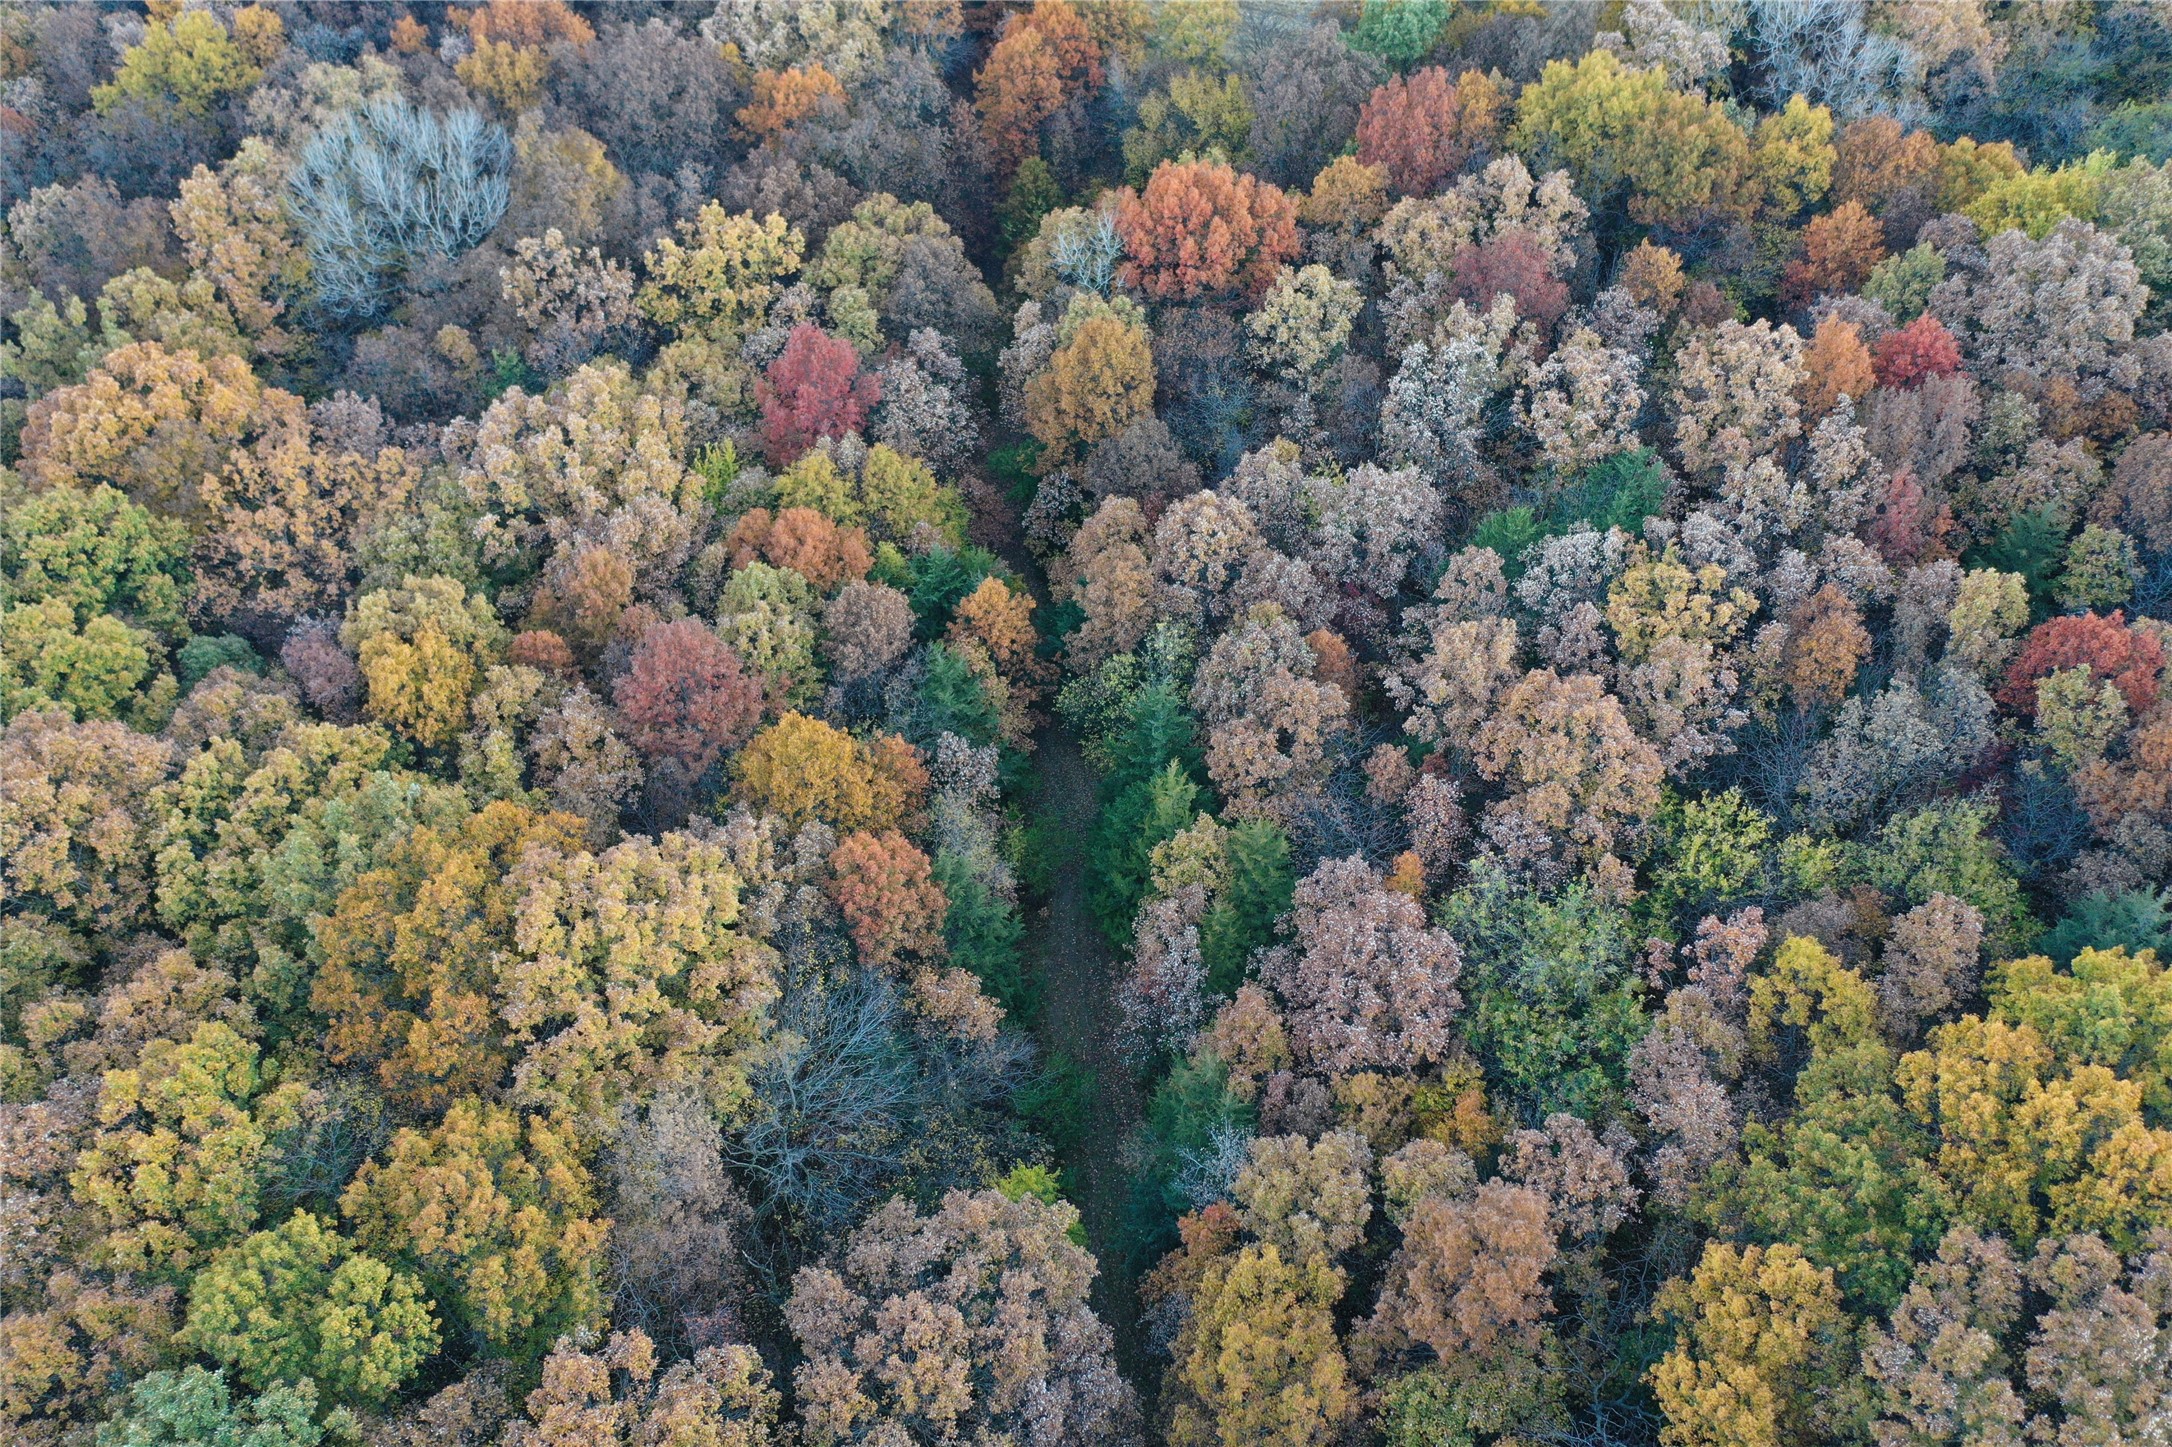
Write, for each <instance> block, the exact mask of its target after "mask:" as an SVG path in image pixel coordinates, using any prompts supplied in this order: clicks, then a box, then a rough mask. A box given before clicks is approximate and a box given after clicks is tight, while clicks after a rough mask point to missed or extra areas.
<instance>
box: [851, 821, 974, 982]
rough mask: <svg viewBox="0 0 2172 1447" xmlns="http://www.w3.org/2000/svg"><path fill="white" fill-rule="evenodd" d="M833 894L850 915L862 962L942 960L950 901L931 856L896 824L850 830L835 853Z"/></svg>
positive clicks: (885, 962)
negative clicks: (874, 830) (878, 829)
mask: <svg viewBox="0 0 2172 1447" xmlns="http://www.w3.org/2000/svg"><path fill="white" fill-rule="evenodd" d="M830 876H831V878H830V898H831V899H833V900H835V901H836V902H837V908H838V909H839V910H840V911H842V912H843V914H844V916H845V927H846V928H847V929H849V930H851V932H852V942H853V943H854V944H855V945H857V946H859V949H860V959H861V961H862V962H863V963H866V964H869V965H876V966H888V965H895V964H897V963H899V960H900V957H901V956H905V955H911V956H914V957H916V958H919V959H924V960H926V959H940V958H941V957H942V954H943V916H944V915H945V913H947V912H948V910H949V908H950V901H949V899H948V898H946V897H945V896H944V894H943V887H942V886H941V885H940V884H937V883H936V882H935V878H934V875H933V872H932V871H931V869H930V867H929V864H928V856H927V855H925V854H923V853H921V852H920V850H919V848H918V847H917V846H916V845H914V843H913V842H912V841H911V840H910V839H907V838H906V837H905V836H904V835H902V834H900V833H898V832H897V831H896V830H895V829H885V830H883V831H882V832H881V833H879V834H870V833H867V832H866V831H864V830H863V831H861V832H859V833H856V834H847V835H846V836H845V837H844V838H843V839H841V840H839V841H838V843H837V848H836V850H835V852H833V853H832V854H831V855H830Z"/></svg>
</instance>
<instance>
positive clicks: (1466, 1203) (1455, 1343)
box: [1368, 1181, 1555, 1375]
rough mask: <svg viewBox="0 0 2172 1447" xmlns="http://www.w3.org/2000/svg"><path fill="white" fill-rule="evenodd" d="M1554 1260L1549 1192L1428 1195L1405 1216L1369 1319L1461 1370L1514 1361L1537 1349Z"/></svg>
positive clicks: (1484, 1189) (1511, 1188)
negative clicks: (1548, 1275) (1548, 1274)
mask: <svg viewBox="0 0 2172 1447" xmlns="http://www.w3.org/2000/svg"><path fill="white" fill-rule="evenodd" d="M1554 1256H1555V1244H1554V1227H1553V1224H1552V1222H1551V1220H1550V1218H1549V1216H1548V1213H1547V1207H1546V1198H1545V1197H1544V1196H1542V1195H1540V1194H1539V1193H1538V1192H1537V1191H1534V1190H1532V1189H1531V1188H1529V1187H1528V1186H1516V1185H1510V1184H1508V1183H1506V1182H1504V1181H1488V1182H1486V1183H1485V1184H1484V1185H1482V1186H1480V1187H1479V1188H1478V1190H1477V1192H1476V1194H1474V1195H1470V1196H1462V1197H1458V1196H1450V1195H1447V1194H1445V1193H1441V1194H1428V1195H1426V1196H1424V1197H1422V1198H1421V1199H1420V1200H1419V1201H1418V1203H1417V1205H1416V1206H1415V1207H1413V1208H1412V1209H1411V1212H1410V1214H1409V1215H1408V1216H1407V1217H1405V1218H1404V1221H1403V1244H1402V1246H1401V1248H1400V1249H1399V1250H1398V1251H1397V1252H1396V1254H1395V1256H1394V1258H1393V1259H1392V1260H1391V1261H1390V1262H1389V1263H1388V1278H1387V1281H1386V1283H1385V1284H1384V1285H1383V1286H1382V1287H1381V1290H1380V1304H1379V1306H1378V1307H1377V1308H1376V1309H1375V1313H1374V1316H1373V1319H1372V1321H1371V1322H1370V1323H1369V1324H1368V1325H1369V1326H1370V1327H1371V1328H1372V1329H1373V1330H1375V1331H1378V1332H1382V1333H1384V1334H1386V1335H1387V1337H1388V1338H1389V1339H1391V1340H1396V1339H1399V1340H1402V1341H1412V1342H1417V1343H1419V1344H1420V1345H1423V1346H1425V1347H1427V1348H1429V1349H1430V1350H1431V1351H1432V1352H1433V1354H1434V1355H1435V1356H1436V1357H1438V1358H1439V1359H1440V1360H1441V1361H1442V1362H1443V1363H1445V1364H1448V1365H1449V1367H1450V1369H1451V1370H1453V1371H1455V1372H1457V1373H1458V1374H1459V1375H1460V1374H1464V1373H1468V1372H1470V1371H1471V1370H1472V1369H1473V1368H1476V1367H1478V1365H1479V1364H1480V1363H1487V1364H1500V1365H1505V1362H1506V1361H1509V1360H1513V1359H1514V1358H1515V1357H1516V1356H1518V1355H1520V1354H1528V1353H1531V1352H1532V1351H1534V1350H1535V1349H1536V1347H1537V1345H1538V1322H1539V1319H1540V1318H1541V1317H1542V1316H1545V1315H1547V1314H1548V1312H1549V1310H1550V1309H1551V1307H1552V1304H1553V1303H1552V1301H1551V1300H1550V1298H1549V1295H1548V1293H1547V1290H1546V1285H1545V1280H1546V1271H1547V1269H1548V1268H1549V1267H1550V1266H1552V1265H1553V1262H1554ZM1500 1365H1496V1366H1495V1369H1496V1370H1499V1369H1500ZM1481 1369H1482V1368H1481Z"/></svg>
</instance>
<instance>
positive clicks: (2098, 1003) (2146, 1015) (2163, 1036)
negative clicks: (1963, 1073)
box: [1986, 905, 2172, 1123]
mask: <svg viewBox="0 0 2172 1447" xmlns="http://www.w3.org/2000/svg"><path fill="white" fill-rule="evenodd" d="M2160 908H2161V905H2160ZM1986 992H1987V993H1988V994H1989V996H1990V997H1991V1010H1992V1013H1993V1014H1994V1015H1995V1016H1996V1017H1997V1018H1998V1019H2001V1020H2007V1021H2011V1022H2013V1023H2015V1024H2021V1025H2028V1026H2030V1027H2031V1028H2033V1029H2034V1030H2035V1031H2036V1032H2037V1033H2038V1034H2039V1035H2041V1036H2043V1038H2044V1041H2045V1043H2046V1044H2047V1045H2049V1046H2050V1047H2051V1052H2052V1055H2053V1056H2054V1057H2055V1058H2056V1059H2058V1060H2059V1061H2060V1062H2061V1063H2063V1064H2066V1065H2069V1066H2075V1065H2100V1066H2103V1067H2104V1068H2105V1069H2107V1070H2112V1071H2116V1072H2117V1073H2118V1074H2119V1075H2120V1076H2121V1077H2122V1078H2123V1079H2127V1080H2132V1081H2134V1082H2136V1083H2137V1084H2139V1085H2140V1086H2141V1087H2142V1099H2143V1103H2144V1104H2145V1105H2146V1106H2147V1107H2148V1108H2149V1110H2150V1111H2151V1112H2153V1113H2154V1115H2155V1116H2156V1118H2157V1120H2158V1122H2159V1123H2165V1122H2167V1121H2172V967H2167V965H2166V963H2165V961H2164V960H2163V959H2162V958H2161V957H2160V956H2159V955H2158V954H2157V952H2156V951H2155V950H2154V949H2128V948H2126V947H2124V946H2120V945H2115V944H2112V943H2105V944H2103V945H2101V946H2084V947H2083V948H2082V949H2080V950H2078V951H2076V952H2075V954H2074V957H2073V959H2072V960H2071V961H2062V962H2061V964H2060V968H2058V969H2053V968H2052V961H2051V960H2050V959H2047V958H2046V957H2045V956H2043V955H2030V956H2028V957H2026V958H2024V959H2019V960H2011V961H2008V962H2006V963H2005V964H2001V965H1999V966H1996V967H1995V968H1994V969H1993V970H1992V971H1991V978H1990V980H1989V981H1988V983H1987V986H1986Z"/></svg>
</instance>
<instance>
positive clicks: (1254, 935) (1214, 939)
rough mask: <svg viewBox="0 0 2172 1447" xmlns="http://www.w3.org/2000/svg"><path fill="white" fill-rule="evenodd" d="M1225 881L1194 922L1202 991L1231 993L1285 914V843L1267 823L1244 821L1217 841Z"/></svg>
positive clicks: (1291, 885) (1293, 883)
mask: <svg viewBox="0 0 2172 1447" xmlns="http://www.w3.org/2000/svg"><path fill="white" fill-rule="evenodd" d="M1222 848H1223V857H1224V858H1225V860H1226V861H1227V863H1228V868H1229V879H1228V882H1227V883H1226V884H1224V885H1223V886H1222V888H1221V890H1220V892H1219V893H1218V895H1217V896H1216V898H1215V901H1214V904H1213V906H1212V907H1211V908H1209V909H1208V911H1207V916H1206V918H1205V919H1203V920H1201V921H1200V922H1199V954H1200V958H1201V960H1202V962H1203V963H1204V964H1205V965H1206V971H1207V990H1208V992H1209V993H1210V994H1215V995H1233V994H1235V993H1236V991H1237V987H1238V986H1239V985H1241V984H1242V983H1244V974H1245V965H1246V964H1247V963H1249V962H1250V960H1251V958H1252V952H1253V951H1254V950H1257V949H1259V948H1260V947H1261V946H1262V945H1265V944H1266V943H1268V941H1269V940H1270V939H1272V938H1273V936H1274V927H1275V921H1276V920H1277V919H1280V918H1281V917H1282V916H1283V915H1284V914H1286V913H1288V912H1289V908H1290V899H1291V896H1292V895H1293V894H1294V893H1295V891H1296V888H1297V877H1296V875H1295V874H1294V873H1293V872H1292V870H1291V869H1290V841H1289V836H1288V835H1286V834H1284V833H1283V832H1282V830H1281V829H1280V828H1278V827H1277V826H1276V825H1275V824H1274V822H1273V821H1272V820H1268V819H1245V820H1242V821H1240V822H1239V823H1237V824H1236V825H1234V826H1232V827H1231V828H1230V830H1229V831H1228V833H1227V834H1225V835H1224V836H1223V841H1222Z"/></svg>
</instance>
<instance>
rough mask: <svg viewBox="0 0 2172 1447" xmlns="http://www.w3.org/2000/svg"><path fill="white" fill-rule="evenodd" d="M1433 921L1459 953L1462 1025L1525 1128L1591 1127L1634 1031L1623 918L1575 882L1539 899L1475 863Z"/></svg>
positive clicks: (1605, 1107)
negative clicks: (1567, 1118) (1559, 1120)
mask: <svg viewBox="0 0 2172 1447" xmlns="http://www.w3.org/2000/svg"><path fill="white" fill-rule="evenodd" d="M1438 922H1439V924H1440V925H1441V927H1442V928H1444V929H1446V930H1447V931H1448V932H1449V934H1450V935H1452V936H1453V937H1454V938H1455V941H1456V945H1457V947H1458V948H1459V949H1460V950H1461V951H1462V953H1463V975H1462V979H1461V981H1460V988H1461V989H1462V991H1463V999H1464V1014H1463V1029H1464V1032H1465V1035H1466V1036H1467V1038H1468V1039H1469V1040H1470V1042H1471V1048H1472V1049H1473V1050H1474V1051H1475V1052H1476V1053H1477V1055H1478V1058H1479V1061H1480V1063H1481V1064H1483V1065H1484V1066H1485V1069H1486V1077H1487V1080H1488V1082H1489V1083H1490V1084H1492V1085H1493V1086H1494V1087H1496V1088H1497V1089H1498V1090H1500V1091H1501V1092H1502V1093H1503V1094H1505V1095H1506V1097H1507V1099H1508V1100H1509V1101H1510V1102H1512V1103H1513V1104H1514V1106H1515V1108H1516V1109H1517V1110H1518V1111H1519V1112H1520V1113H1521V1114H1522V1115H1523V1117H1524V1118H1525V1119H1526V1121H1527V1122H1529V1123H1531V1124H1536V1123H1538V1122H1539V1121H1541V1120H1544V1119H1545V1118H1546V1117H1547V1116H1548V1115H1550V1114H1552V1113H1553V1112H1555V1111H1560V1110H1566V1111H1572V1112H1574V1113H1575V1114H1577V1115H1581V1116H1583V1117H1585V1118H1586V1119H1589V1120H1603V1119H1605V1118H1607V1117H1609V1116H1611V1115H1613V1114H1615V1113H1616V1112H1617V1111H1618V1110H1619V1109H1620V1105H1621V1095H1622V1087H1623V1081H1624V1070H1625V1063H1626V1061H1627V1059H1628V1054H1629V1051H1630V1049H1631V1048H1632V1047H1634V1046H1635V1044H1636V1042H1637V1041H1638V1040H1639V1039H1641V1038H1642V1037H1643V1035H1644V1029H1645V1019H1644V1013H1643V1010H1642V1007H1641V1005H1640V1003H1639V998H1638V993H1637V986H1636V976H1635V969H1634V966H1635V963H1636V951H1635V944H1636V940H1635V938H1634V937H1633V932H1632V930H1631V928H1630V922H1629V919H1628V917H1627V916H1626V915H1625V914H1624V913H1623V912H1622V911H1621V910H1620V909H1618V908H1616V907H1614V906H1612V905H1609V904H1606V903H1604V902H1603V901H1601V900H1600V899H1598V898H1597V897H1595V896H1594V895H1593V894H1592V892H1591V890H1590V888H1589V887H1588V886H1587V885H1584V884H1582V883H1576V884H1572V885H1570V886H1568V887H1567V888H1564V889H1559V890H1554V891H1551V892H1549V893H1547V894H1544V895H1541V894H1539V893H1536V892H1532V891H1528V890H1525V889H1520V888H1518V887H1517V886H1515V885H1514V884H1512V883H1511V882H1510V881H1509V880H1508V879H1507V878H1506V877H1505V876H1504V875H1503V874H1502V873H1501V872H1500V871H1499V870H1497V869H1493V868H1490V867H1481V868H1479V869H1478V870H1476V871H1474V874H1473V877H1472V880H1471V882H1470V883H1469V884H1467V885H1465V886H1464V887H1463V888H1462V889H1459V890H1457V891H1456V892H1455V893H1454V894H1452V895H1450V896H1449V897H1448V899H1447V900H1445V901H1444V902H1443V903H1442V905H1441V907H1440V911H1439V918H1438Z"/></svg>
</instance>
